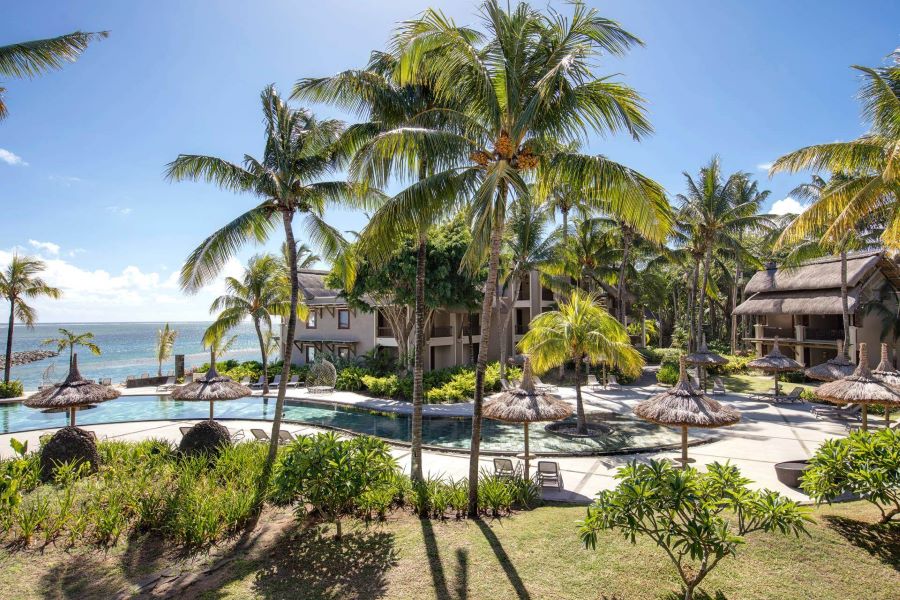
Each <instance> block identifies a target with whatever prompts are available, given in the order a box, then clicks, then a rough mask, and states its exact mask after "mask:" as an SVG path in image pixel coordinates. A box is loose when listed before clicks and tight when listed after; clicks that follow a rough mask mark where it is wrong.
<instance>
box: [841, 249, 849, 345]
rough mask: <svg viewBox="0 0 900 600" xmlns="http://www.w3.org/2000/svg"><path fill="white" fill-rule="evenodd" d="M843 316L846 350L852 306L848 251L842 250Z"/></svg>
mask: <svg viewBox="0 0 900 600" xmlns="http://www.w3.org/2000/svg"><path fill="white" fill-rule="evenodd" d="M841 317H842V318H843V321H844V349H845V350H844V351H845V352H846V349H847V348H849V347H850V346H849V344H850V308H849V306H848V303H847V252H846V251H845V250H842V251H841Z"/></svg>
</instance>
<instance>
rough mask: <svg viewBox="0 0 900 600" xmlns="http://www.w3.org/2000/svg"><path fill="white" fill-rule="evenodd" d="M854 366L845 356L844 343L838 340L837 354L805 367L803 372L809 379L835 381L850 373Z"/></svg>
mask: <svg viewBox="0 0 900 600" xmlns="http://www.w3.org/2000/svg"><path fill="white" fill-rule="evenodd" d="M854 368H855V367H854V365H853V363H852V362H850V360H849V359H848V358H847V353H846V352H845V351H844V343H843V342H838V351H837V356H835V357H834V358H830V359H828V360H826V361H825V362H823V363H819V364H817V365H816V366H814V367H810V368H808V369H806V370H805V371H804V374H806V376H807V377H809V378H810V379H818V380H819V381H837V380H838V379H843V378H844V377H846V376H847V375H849V374H851V373H852V372H853V369H854Z"/></svg>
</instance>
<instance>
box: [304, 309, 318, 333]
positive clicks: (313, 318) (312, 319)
mask: <svg viewBox="0 0 900 600" xmlns="http://www.w3.org/2000/svg"><path fill="white" fill-rule="evenodd" d="M317 316H318V315H317V314H316V311H315V309H313V310H311V311H309V316H308V317H306V328H307V329H315V328H316V324H317Z"/></svg>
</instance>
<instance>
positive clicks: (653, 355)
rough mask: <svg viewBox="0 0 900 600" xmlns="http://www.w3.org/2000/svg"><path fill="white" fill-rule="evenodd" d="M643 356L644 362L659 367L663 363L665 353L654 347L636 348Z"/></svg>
mask: <svg viewBox="0 0 900 600" xmlns="http://www.w3.org/2000/svg"><path fill="white" fill-rule="evenodd" d="M635 350H637V351H638V352H639V353H640V354H641V356H643V357H644V361H646V363H647V364H648V365H658V364H659V363H661V362H662V359H663V353H662V352H661V351H660V349H659V348H654V347H653V346H645V347H644V348H635Z"/></svg>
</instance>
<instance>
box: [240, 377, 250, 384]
mask: <svg viewBox="0 0 900 600" xmlns="http://www.w3.org/2000/svg"><path fill="white" fill-rule="evenodd" d="M240 383H241V385H250V378H249V377H244V378H242V379H241V382H240Z"/></svg>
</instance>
